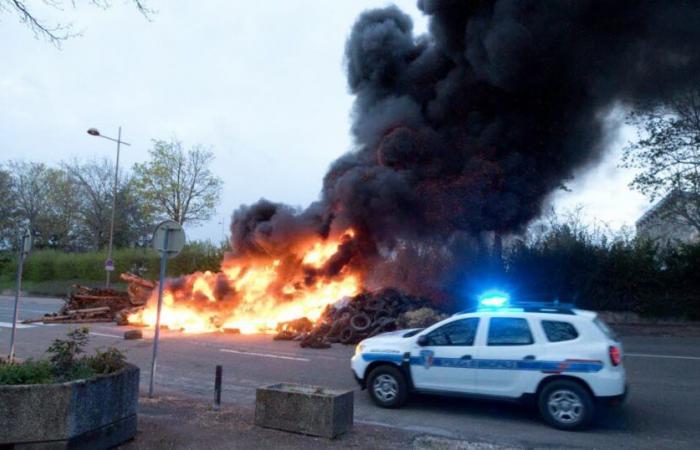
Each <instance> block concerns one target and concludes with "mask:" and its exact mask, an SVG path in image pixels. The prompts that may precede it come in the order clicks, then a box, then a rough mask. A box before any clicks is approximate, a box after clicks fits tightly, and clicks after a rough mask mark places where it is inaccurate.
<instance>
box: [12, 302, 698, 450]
mask: <svg viewBox="0 0 700 450" xmlns="http://www.w3.org/2000/svg"><path fill="white" fill-rule="evenodd" d="M59 306H60V302H59V301H57V300H54V299H39V298H25V299H23V301H22V307H21V310H20V311H21V313H20V318H21V319H24V318H31V317H38V316H40V315H42V314H43V313H45V312H51V311H55V310H56V309H57V308H58V307H59ZM11 317H12V302H11V299H10V298H9V297H0V353H2V354H5V353H6V352H7V350H8V349H9V340H10V326H11ZM74 326H75V325H63V324H61V325H39V324H37V325H24V326H23V327H22V328H20V329H19V330H18V337H17V354H18V356H20V357H24V358H26V357H35V358H36V357H40V356H41V355H42V353H43V351H44V350H45V349H46V347H47V346H48V345H49V343H50V342H51V340H52V339H54V338H56V337H59V336H62V335H65V333H66V331H67V330H68V329H70V328H72V327H74ZM90 328H91V335H92V338H91V346H94V347H100V346H116V347H118V348H120V349H122V350H125V351H126V352H127V355H128V358H129V360H130V361H131V362H133V363H134V364H136V365H138V366H139V367H140V368H141V375H142V389H144V390H145V389H147V386H148V377H149V369H150V357H151V352H152V340H151V339H150V337H151V336H152V332H150V331H148V330H145V331H144V337H145V339H143V340H138V341H125V340H123V339H122V335H123V332H124V331H125V330H126V329H128V328H125V327H116V326H115V325H113V324H94V325H91V327H90ZM675 334H678V333H675ZM680 334H681V335H680V336H679V335H671V336H668V335H666V336H664V335H661V336H658V335H656V336H655V335H641V334H640V333H632V334H627V335H623V344H624V346H625V351H626V356H625V362H624V363H625V366H626V368H627V371H628V380H629V384H630V389H631V390H630V395H629V397H628V400H627V403H626V404H625V405H624V406H623V407H622V408H619V409H615V410H613V411H612V412H610V413H608V414H605V415H604V416H603V417H601V418H600V419H599V420H598V423H597V424H596V425H595V427H594V428H592V429H591V430H588V431H585V432H576V433H572V432H562V431H557V430H554V429H552V428H549V427H547V426H546V425H544V424H543V423H542V422H541V421H540V420H539V419H538V417H537V414H536V412H535V411H534V410H532V409H529V408H527V407H524V406H520V405H515V404H510V403H497V402H486V401H476V400H465V399H447V398H439V397H427V396H421V397H415V398H413V399H411V401H410V402H409V403H408V405H407V406H406V407H404V408H403V409H400V410H384V409H380V408H377V407H375V406H374V405H373V404H371V403H370V401H369V399H368V397H367V394H366V393H365V392H361V391H359V390H357V391H356V393H355V419H356V421H359V422H363V423H367V424H372V425H378V426H382V427H386V429H387V432H391V430H392V429H393V428H401V429H404V430H410V431H417V432H425V433H430V434H437V435H440V436H446V437H453V438H461V439H469V440H470V441H483V442H489V443H494V444H502V445H507V446H515V447H526V448H541V447H544V448H547V447H553V448H560V447H567V448H613V447H617V448H698V447H700V426H698V425H699V424H700V336H699V335H698V334H694V333H680ZM161 338H162V341H161V345H160V353H159V359H158V369H157V374H156V390H157V392H158V393H162V394H172V395H180V396H187V397H191V398H199V399H210V398H213V385H214V382H213V381H214V367H215V366H216V365H217V364H220V365H222V366H223V368H224V391H223V401H224V402H228V403H232V404H236V403H237V404H251V403H253V402H254V398H255V388H256V387H258V386H260V385H264V384H269V383H276V382H282V381H287V382H295V383H307V384H315V385H323V386H329V387H337V388H351V389H357V386H356V384H355V382H354V380H353V379H352V375H351V373H350V369H349V359H350V356H351V355H352V353H353V348H352V347H345V346H339V345H334V346H333V348H331V349H327V350H311V349H302V348H300V347H299V346H298V345H297V343H295V342H276V341H273V340H272V339H271V337H270V336H266V335H248V336H242V335H228V334H221V333H216V334H204V335H186V334H182V333H180V332H173V331H164V332H163V333H162V334H161Z"/></svg>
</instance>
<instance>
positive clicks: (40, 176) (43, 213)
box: [7, 161, 76, 248]
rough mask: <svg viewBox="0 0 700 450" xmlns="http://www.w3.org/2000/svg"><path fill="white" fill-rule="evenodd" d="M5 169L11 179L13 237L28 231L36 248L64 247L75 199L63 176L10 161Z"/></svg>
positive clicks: (47, 169)
mask: <svg viewBox="0 0 700 450" xmlns="http://www.w3.org/2000/svg"><path fill="white" fill-rule="evenodd" d="M7 167H8V169H9V170H8V172H9V174H10V176H11V178H12V182H11V196H12V198H13V199H14V202H13V204H14V212H13V214H12V228H13V229H14V232H15V236H16V235H17V234H18V233H20V232H21V230H23V229H28V230H30V231H31V232H32V234H33V235H34V237H35V238H34V242H35V246H37V247H51V248H63V247H66V246H68V245H69V244H70V241H71V232H72V230H73V226H74V220H75V200H76V195H75V192H73V190H72V186H71V184H70V182H69V180H68V178H67V177H66V174H65V173H64V172H63V171H61V170H58V169H53V168H50V167H47V166H46V165H45V164H43V163H34V162H22V161H10V162H9V163H8V165H7Z"/></svg>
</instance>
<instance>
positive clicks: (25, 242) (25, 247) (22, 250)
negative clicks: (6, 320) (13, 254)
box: [7, 230, 32, 362]
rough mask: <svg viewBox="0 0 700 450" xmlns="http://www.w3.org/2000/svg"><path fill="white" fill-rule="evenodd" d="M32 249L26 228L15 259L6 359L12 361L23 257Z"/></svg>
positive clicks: (29, 234)
mask: <svg viewBox="0 0 700 450" xmlns="http://www.w3.org/2000/svg"><path fill="white" fill-rule="evenodd" d="M31 249H32V235H31V233H30V232H29V230H27V231H26V232H25V233H24V234H23V235H22V239H21V240H20V243H19V261H17V286H16V290H15V310H14V315H13V316H12V335H11V336H10V354H9V355H8V358H7V359H8V361H9V362H12V361H13V360H14V359H15V333H16V332H17V318H18V316H19V293H20V291H21V290H22V266H24V258H25V257H26V256H27V254H28V253H29V251H30V250H31Z"/></svg>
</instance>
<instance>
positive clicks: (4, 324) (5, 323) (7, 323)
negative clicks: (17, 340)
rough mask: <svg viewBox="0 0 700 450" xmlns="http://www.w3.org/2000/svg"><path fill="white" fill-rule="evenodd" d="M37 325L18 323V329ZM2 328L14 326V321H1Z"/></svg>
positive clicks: (0, 326)
mask: <svg viewBox="0 0 700 450" xmlns="http://www.w3.org/2000/svg"><path fill="white" fill-rule="evenodd" d="M35 326H36V325H25V324H23V323H18V324H17V329H20V328H34V327H35ZM0 328H12V322H0Z"/></svg>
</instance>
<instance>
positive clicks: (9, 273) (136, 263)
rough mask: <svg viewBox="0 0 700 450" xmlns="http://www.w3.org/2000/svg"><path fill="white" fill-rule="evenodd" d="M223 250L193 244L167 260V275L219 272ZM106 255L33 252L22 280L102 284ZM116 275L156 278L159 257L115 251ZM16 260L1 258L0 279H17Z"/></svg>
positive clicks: (146, 251)
mask: <svg viewBox="0 0 700 450" xmlns="http://www.w3.org/2000/svg"><path fill="white" fill-rule="evenodd" d="M223 255H224V249H223V248H222V247H218V246H214V245H211V244H209V243H202V242H193V243H189V244H187V245H185V247H184V248H183V249H182V252H181V253H180V254H179V255H178V256H177V257H176V258H173V259H171V260H169V261H168V271H167V274H168V276H178V275H182V274H186V273H192V272H195V271H204V270H218V269H219V266H220V264H221V260H222V259H223ZM106 259H107V252H89V253H65V252H60V251H56V250H39V251H35V252H32V253H31V254H30V255H29V256H28V257H27V259H26V261H25V263H24V275H23V279H24V280H26V281H30V282H31V281H34V282H43V281H54V280H88V281H100V280H103V279H104V277H105V270H104V262H105V260H106ZM112 259H113V261H114V264H115V273H117V274H119V273H122V272H129V271H136V272H140V273H141V274H142V276H143V277H145V278H157V277H158V273H159V267H160V257H159V255H158V254H157V253H156V252H155V251H153V250H151V249H150V248H124V249H117V250H115V251H114V253H113V256H112ZM16 271H17V258H16V257H14V258H13V257H11V256H8V254H7V253H5V254H3V255H0V279H5V280H9V279H14V277H15V273H16Z"/></svg>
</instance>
